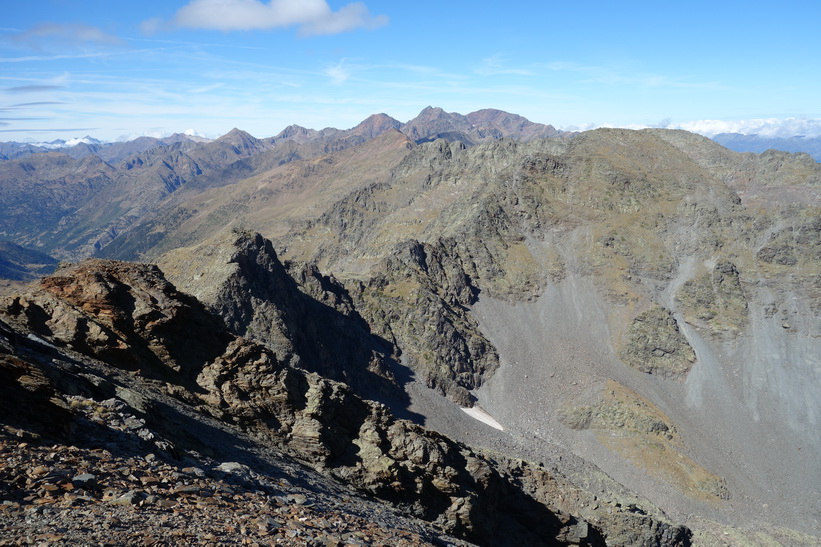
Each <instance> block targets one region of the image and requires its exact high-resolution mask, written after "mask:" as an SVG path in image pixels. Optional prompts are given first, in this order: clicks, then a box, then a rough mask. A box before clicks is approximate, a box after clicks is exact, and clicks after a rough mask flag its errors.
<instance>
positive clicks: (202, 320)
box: [0, 107, 821, 546]
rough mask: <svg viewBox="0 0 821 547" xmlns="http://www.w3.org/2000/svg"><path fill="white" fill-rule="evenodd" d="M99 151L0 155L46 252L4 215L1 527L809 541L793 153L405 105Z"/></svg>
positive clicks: (811, 210)
mask: <svg viewBox="0 0 821 547" xmlns="http://www.w3.org/2000/svg"><path fill="white" fill-rule="evenodd" d="M95 150H96V152H95ZM103 150H107V149H103V148H100V149H92V148H89V149H88V150H87V151H86V152H87V154H85V155H80V154H77V156H78V158H79V159H78V158H75V157H72V156H67V155H62V154H59V153H56V152H53V151H50V152H38V151H36V150H33V151H32V150H30V151H28V152H26V154H25V155H24V154H23V153H22V152H20V154H19V155H17V156H15V157H13V158H11V157H10V159H7V160H4V161H2V162H0V184H2V190H3V192H4V194H3V195H5V196H9V201H4V205H3V207H5V208H6V209H4V210H5V211H7V212H8V214H7V215H5V217H4V220H3V222H4V223H5V224H4V225H3V232H4V234H6V235H7V236H8V237H9V239H12V240H13V241H14V242H15V244H16V245H22V246H23V247H26V248H28V249H31V250H32V252H33V251H34V250H37V251H38V252H43V251H45V252H47V253H48V254H49V255H51V256H56V257H59V258H62V259H64V260H67V261H70V262H65V261H64V262H63V263H61V264H60V265H59V266H57V265H56V261H53V259H50V257H49V256H47V255H44V254H32V252H30V251H27V253H29V254H23V251H24V250H25V249H23V247H8V248H9V249H13V250H14V252H15V253H16V254H15V255H14V256H15V257H22V258H19V259H18V260H17V264H22V266H19V267H17V266H16V267H15V268H16V269H15V270H14V271H15V272H18V271H22V270H21V268H23V267H25V268H26V270H25V272H26V273H25V275H26V276H27V277H28V278H31V277H36V276H38V275H40V276H42V275H45V277H42V278H40V279H39V280H37V281H35V282H34V283H33V284H31V285H28V286H25V287H22V288H21V287H20V286H19V285H8V286H6V287H4V290H3V292H5V293H6V296H4V297H3V300H2V301H1V302H0V367H1V368H0V371H1V372H2V374H3V382H2V387H0V389H2V390H3V393H2V397H0V410H1V411H2V413H0V418H1V419H0V423H1V424H2V438H0V442H2V446H3V468H2V470H0V488H2V490H0V493H2V498H3V504H2V505H0V522H2V528H3V531H4V533H3V534H2V536H3V539H2V540H0V542H2V541H5V542H6V543H8V544H19V543H32V542H48V541H63V542H66V543H97V542H100V543H104V542H106V541H107V542H110V543H115V544H132V543H135V542H138V543H139V542H143V543H144V544H172V543H173V544H177V543H180V542H186V543H199V544H223V543H224V544H236V543H243V542H244V543H258V544H286V545H288V544H290V545H306V544H307V545H351V544H352V545H425V544H435V545H442V544H446V545H468V544H478V545H613V546H614V545H636V546H651V545H652V546H656V545H659V546H660V545H665V546H666V545H671V546H673V545H732V546H736V545H738V546H741V545H774V544H778V545H818V544H821V540H819V537H821V505H819V500H821V480H819V477H821V460H819V459H818V458H817V457H815V454H817V453H818V452H819V450H821V434H819V431H821V429H819V427H818V425H819V418H818V417H819V416H821V375H819V360H818V357H817V356H818V355H821V345H819V339H820V338H819V333H821V330H820V329H821V319H820V318H819V312H820V311H821V223H820V221H819V218H821V215H819V212H820V211H819V201H818V200H819V196H820V195H821V193H820V192H821V165H819V164H818V163H817V162H815V161H814V160H813V159H812V158H811V157H810V156H808V155H805V154H788V153H782V152H775V151H767V152H765V153H762V154H751V153H743V154H742V153H736V152H732V151H730V150H727V149H725V148H723V147H722V146H720V145H719V144H717V143H715V142H713V141H710V140H708V139H706V138H703V137H699V136H697V135H694V134H691V133H687V132H683V131H672V130H661V129H651V130H642V131H631V130H621V129H600V130H595V131H590V132H584V133H579V134H568V133H562V132H558V131H556V130H555V129H553V128H552V127H550V126H546V125H541V124H534V123H532V122H529V121H528V120H525V119H524V118H521V117H519V116H516V115H513V114H508V113H505V112H501V111H497V110H481V111H478V112H474V113H471V114H468V115H466V116H463V115H461V114H457V113H447V112H444V111H443V110H442V109H438V108H430V107H429V108H426V109H425V110H423V111H422V112H421V113H420V115H419V116H418V117H417V118H415V119H413V120H410V121H409V122H407V123H401V122H398V121H397V120H394V119H393V118H390V117H389V116H387V115H384V114H379V115H374V116H371V117H370V118H368V119H367V120H365V121H363V122H362V123H361V124H359V125H358V126H356V127H355V128H353V129H350V130H336V129H323V130H321V131H316V130H310V129H305V128H302V127H299V126H290V127H289V128H287V129H285V130H283V131H282V132H281V133H280V134H278V135H277V136H275V137H271V138H269V139H257V138H255V137H252V136H250V135H248V134H247V133H244V132H242V131H240V130H233V131H231V132H230V133H229V134H227V135H225V136H224V137H222V138H220V139H217V140H215V141H211V142H199V141H196V142H195V141H190V140H186V139H184V138H180V139H177V140H174V141H173V142H172V141H169V142H159V141H158V142H153V141H152V142H141V143H135V144H134V145H133V146H132V147H120V148H118V149H117V150H119V152H118V151H117V150H108V152H103ZM106 154H108V156H106ZM12 200H13V201H12ZM27 200H28V201H27ZM13 203H17V205H15V206H12V205H13ZM25 203H29V204H30V206H32V207H33V206H34V205H33V204H35V203H40V204H49V205H48V214H44V215H39V216H37V217H36V218H35V216H33V213H32V210H31V209H27V208H26V206H23V205H21V204H25ZM9 252H10V251H9ZM10 256H11V255H10ZM23 258H25V260H24V259H23ZM35 258H36V260H35ZM37 268H42V269H37ZM54 268H56V271H53V270H54ZM20 279H24V278H20ZM101 526H102V527H103V530H105V532H101V531H100V527H101ZM6 538H8V539H6Z"/></svg>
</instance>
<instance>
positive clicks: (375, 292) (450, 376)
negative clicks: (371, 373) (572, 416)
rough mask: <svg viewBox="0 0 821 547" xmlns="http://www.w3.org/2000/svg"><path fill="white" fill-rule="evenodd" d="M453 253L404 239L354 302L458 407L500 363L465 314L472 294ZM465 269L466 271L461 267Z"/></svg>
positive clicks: (470, 402) (460, 260) (474, 290)
mask: <svg viewBox="0 0 821 547" xmlns="http://www.w3.org/2000/svg"><path fill="white" fill-rule="evenodd" d="M466 266H467V265H466V264H465V262H464V261H463V258H462V257H461V256H460V255H459V254H458V250H457V249H456V248H455V247H454V246H451V245H448V242H446V241H442V242H440V243H439V244H438V245H436V246H433V245H430V244H423V243H419V242H418V241H413V240H412V241H408V242H406V243H405V244H403V245H400V246H399V247H398V248H397V249H396V250H395V252H394V254H393V255H392V256H391V257H389V258H388V259H387V260H386V261H385V262H384V264H383V265H382V266H381V267H380V270H381V271H382V272H384V273H382V274H380V275H377V276H375V277H374V278H372V279H371V280H370V281H369V283H368V285H363V286H362V288H361V293H360V294H359V297H358V298H359V300H360V301H361V306H362V309H363V313H365V314H366V315H367V317H368V319H369V322H370V323H371V325H373V328H374V329H376V330H377V331H378V332H380V333H381V335H382V336H383V337H385V338H387V339H389V340H391V341H392V342H393V343H395V344H396V346H397V347H399V348H400V349H401V351H402V359H403V362H404V363H405V364H406V365H408V366H409V367H411V368H412V369H413V370H414V371H415V372H416V373H417V374H418V375H419V376H420V378H421V379H422V380H423V381H424V382H425V383H426V384H427V385H428V386H429V387H431V388H434V389H437V390H438V391H439V392H440V393H442V394H444V395H447V396H448V397H449V398H451V399H452V400H454V401H455V402H457V403H459V404H460V405H462V406H472V405H473V397H472V396H471V395H470V393H469V391H470V390H473V389H476V388H478V387H479V386H480V385H481V383H482V380H483V378H488V377H490V375H492V373H493V371H494V370H495V368H496V367H497V366H498V359H497V356H496V352H495V349H494V348H493V345H492V344H491V343H490V342H489V341H488V340H487V339H486V338H485V337H484V336H483V335H482V334H481V333H480V332H479V325H478V323H477V322H476V320H475V319H474V318H473V317H472V316H470V315H469V314H467V313H466V310H467V306H469V305H470V304H472V303H473V302H475V299H476V297H477V295H478V292H479V291H478V289H477V287H476V286H475V285H474V284H473V281H472V279H471V276H470V275H469V274H468V273H466V271H465V269H466ZM467 267H468V268H469V267H470V266H467Z"/></svg>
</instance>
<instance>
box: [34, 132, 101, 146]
mask: <svg viewBox="0 0 821 547" xmlns="http://www.w3.org/2000/svg"><path fill="white" fill-rule="evenodd" d="M30 144H31V145H32V146H39V147H41V148H48V149H54V148H71V147H72V146H77V145H78V144H88V145H100V144H102V141H99V140H97V139H95V138H94V137H89V136H88V135H86V136H85V137H74V138H73V139H69V140H63V139H57V140H53V141H50V142H33V143H30Z"/></svg>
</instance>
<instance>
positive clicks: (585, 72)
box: [543, 61, 723, 89]
mask: <svg viewBox="0 0 821 547" xmlns="http://www.w3.org/2000/svg"><path fill="white" fill-rule="evenodd" d="M543 66H544V67H545V68H546V69H548V70H551V71H554V72H573V73H576V74H580V75H582V77H583V78H585V79H584V80H583V81H584V82H587V83H594V84H605V85H640V86H643V87H674V88H690V89H694V88H703V89H718V88H722V87H723V86H722V85H721V84H719V83H717V82H694V81H690V80H688V79H687V78H673V77H670V76H664V75H660V74H649V73H645V72H626V71H622V70H618V69H615V68H612V67H607V66H597V65H583V64H579V63H574V62H567V61H554V62H551V63H547V64H545V65H543Z"/></svg>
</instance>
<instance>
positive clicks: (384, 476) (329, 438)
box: [3, 261, 689, 545]
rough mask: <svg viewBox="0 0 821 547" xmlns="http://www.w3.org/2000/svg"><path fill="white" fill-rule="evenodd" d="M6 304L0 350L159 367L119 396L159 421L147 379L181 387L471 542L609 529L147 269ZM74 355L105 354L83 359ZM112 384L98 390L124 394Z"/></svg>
mask: <svg viewBox="0 0 821 547" xmlns="http://www.w3.org/2000/svg"><path fill="white" fill-rule="evenodd" d="M3 313H4V315H5V317H6V318H7V319H8V321H9V322H8V325H9V327H4V331H3V332H4V336H3V338H4V340H5V342H3V344H4V345H3V353H4V354H13V353H15V352H17V351H19V350H18V349H17V346H18V345H17V344H16V343H15V340H19V339H21V338H23V336H24V335H23V334H16V333H25V332H31V333H36V336H38V337H41V338H43V339H45V340H46V341H47V342H48V344H52V347H55V346H56V347H58V348H59V347H65V348H66V350H69V349H71V350H72V351H75V352H77V353H76V354H75V355H77V358H75V361H76V362H77V363H78V364H77V365H76V367H82V368H86V369H88V367H97V366H102V365H96V364H94V363H99V362H100V361H103V362H105V363H107V364H108V365H111V366H114V367H116V368H118V369H122V368H125V369H129V370H138V371H140V372H141V373H145V374H153V373H156V374H157V377H159V378H160V380H159V382H155V383H154V384H150V383H148V384H145V385H144V386H145V387H144V388H142V389H143V393H142V394H140V393H138V392H135V391H134V389H131V390H130V392H131V394H130V395H128V397H126V399H127V400H129V401H131V402H130V404H131V405H132V406H136V407H139V408H141V409H143V410H144V411H145V412H144V414H143V415H144V416H146V418H147V419H150V420H155V421H156V420H161V419H162V417H161V416H162V415H161V414H159V413H157V412H151V411H150V409H151V408H152V407H156V406H157V405H159V404H160V403H152V402H151V396H150V389H151V388H150V387H149V386H157V387H161V388H162V390H163V391H164V392H166V393H170V394H173V395H174V396H176V397H177V398H178V403H175V404H184V405H188V406H189V407H191V408H196V409H197V410H198V411H199V412H202V413H205V414H209V415H212V416H215V417H217V418H219V419H221V420H225V421H228V422H231V423H234V424H237V425H239V426H241V427H243V428H244V429H246V430H247V431H251V432H254V434H255V435H257V436H259V437H260V438H261V439H266V440H267V442H269V443H271V442H272V443H274V444H276V445H279V446H280V447H281V449H282V450H285V451H286V452H287V453H289V454H291V455H293V456H294V457H296V458H298V459H300V460H301V461H303V462H305V463H308V464H310V465H311V466H313V467H315V468H317V469H320V470H323V472H325V473H328V474H331V475H333V476H335V477H338V478H340V479H342V480H344V481H345V482H347V483H348V484H350V485H352V486H353V487H355V488H357V489H358V490H360V491H364V492H368V493H370V494H372V495H375V496H378V497H380V498H382V499H384V500H387V501H389V502H391V503H392V504H395V505H396V506H398V507H401V508H403V509H404V510H405V511H408V512H410V513H412V514H414V515H416V516H417V517H419V518H422V519H424V520H425V521H429V522H434V523H436V524H437V525H438V526H440V527H441V528H442V529H443V530H445V531H446V532H449V533H452V534H456V535H459V536H461V537H464V538H467V539H470V540H471V541H476V542H479V543H482V544H493V545H522V544H545V543H546V544H558V545H562V544H574V545H604V539H603V538H604V536H605V535H606V533H607V532H603V531H602V530H601V529H599V528H598V527H597V526H595V525H592V524H590V523H589V522H588V521H586V520H584V519H580V518H578V517H571V516H569V515H568V514H567V513H565V512H563V511H562V510H561V509H559V508H554V509H551V508H549V500H547V499H541V498H539V497H537V496H534V495H533V494H531V493H529V492H527V491H526V490H525V489H523V488H522V486H521V484H519V483H517V481H515V480H512V478H511V476H510V475H509V474H508V472H507V471H505V467H504V466H503V467H499V466H498V465H497V464H495V463H494V462H493V461H492V460H491V459H489V458H487V457H486V456H483V455H481V454H480V453H478V452H475V451H473V450H471V449H470V448H468V447H466V446H464V445H460V444H457V443H455V442H453V441H450V440H449V439H447V438H445V437H443V436H441V435H438V434H435V433H432V432H429V431H426V430H424V429H423V428H421V427H419V426H417V425H414V424H412V423H410V422H407V421H403V420H398V419H396V418H395V417H394V416H393V415H392V413H391V412H390V411H389V410H388V409H387V407H385V406H384V405H381V404H379V403H374V402H370V401H366V400H364V399H361V398H360V397H358V396H357V395H356V394H354V392H353V391H352V390H351V389H350V388H349V387H348V386H346V385H345V384H342V383H339V382H335V381H333V380H330V379H328V378H324V377H322V376H320V375H318V374H316V373H311V372H306V371H304V370H302V369H300V368H295V367H293V366H290V365H289V364H288V363H287V362H285V361H283V360H281V359H280V358H279V357H278V355H277V354H276V353H274V352H273V351H272V350H271V349H269V348H268V347H266V346H265V345H262V344H259V343H255V342H253V341H250V340H247V339H244V338H241V337H236V336H232V335H230V334H228V332H227V331H226V330H225V329H224V328H223V325H222V322H221V321H219V320H218V319H216V318H215V317H214V316H213V315H211V313H210V312H209V311H208V310H207V309H206V308H205V307H204V306H203V305H201V304H200V303H199V302H197V301H196V300H194V299H193V298H191V297H189V296H186V295H184V294H182V293H179V292H177V291H176V289H175V288H174V287H173V286H172V285H171V284H170V283H168V282H167V281H165V279H164V278H163V276H162V274H161V272H159V270H158V269H157V268H156V267H154V266H141V265H130V264H126V263H118V262H106V261H93V262H90V263H86V264H81V265H79V266H75V267H72V268H70V269H64V270H61V271H60V272H59V273H58V274H57V275H55V276H53V277H50V278H46V279H44V280H43V281H42V282H41V284H40V288H39V289H37V290H32V291H30V292H29V293H27V294H26V295H25V296H20V297H16V298H14V299H12V300H10V301H7V302H5V303H4V305H3ZM38 344H39V346H38V347H40V348H41V349H42V348H47V347H48V346H45V345H44V344H42V343H40V342H38ZM126 353H129V354H131V355H132V357H131V360H128V359H125V358H124V357H123V355H124V354H126ZM80 358H82V359H88V358H93V359H99V360H100V361H94V360H91V361H87V363H82V364H79V363H80V361H77V359H80ZM15 367H16V368H15ZM4 370H6V369H4ZM9 370H11V371H12V372H11V373H9V374H11V376H12V377H16V378H17V380H15V381H16V382H17V384H19V385H20V386H21V387H22V388H23V389H25V385H23V383H22V381H21V380H20V378H23V377H26V376H28V377H31V378H35V376H36V374H33V373H31V372H29V373H26V371H25V367H23V368H20V367H19V366H16V365H14V366H13V367H12V368H10V369H9ZM15 370H21V371H22V372H21V373H20V374H18V373H17V372H14V371H15ZM63 370H64V372H63V373H64V374H65V373H68V374H73V373H71V372H70V370H71V369H70V368H68V369H63ZM88 370H90V369H88ZM66 371H68V372H66ZM15 375H16V376H15ZM7 376H8V375H7ZM132 379H134V380H135V381H136V380H137V379H138V377H132ZM26 382H27V383H26V385H36V386H43V387H42V388H40V387H35V389H33V390H32V392H33V393H38V392H39V393H44V395H42V396H40V397H41V400H48V399H50V398H51V397H52V396H53V395H54V394H55V393H56V392H54V391H51V389H52V388H49V387H48V386H49V385H50V384H49V382H48V381H46V380H43V379H42V378H41V380H36V378H35V379H33V380H30V381H26ZM92 384H93V382H92V383H91V384H89V385H92ZM15 389H16V388H15ZM146 389H147V390H148V391H146ZM104 391H105V390H104ZM107 391H108V394H107V395H106V396H110V393H111V392H112V391H113V392H115V393H121V394H123V397H125V396H126V393H127V392H126V391H125V390H122V389H113V390H112V389H111V388H107ZM87 394H90V395H93V390H91V389H90V390H89V392H88V393H87ZM180 438H181V440H182V439H184V436H181V437H180ZM547 480H548V477H547V476H543V477H542V478H541V479H539V481H542V482H544V481H547ZM537 482H538V481H537ZM529 484H530V482H529ZM653 522H656V521H653ZM648 526H649V527H648V530H649V532H648V533H651V534H653V535H654V537H657V539H658V541H661V540H662V539H663V538H667V539H670V541H669V542H666V543H664V544H667V545H687V544H689V543H688V539H687V538H688V537H689V536H688V535H687V532H686V531H685V530H684V529H681V530H679V532H677V533H676V534H673V535H672V536H671V535H670V533H671V532H670V529H669V527H665V526H661V527H659V526H658V525H654V526H656V527H655V528H654V527H653V526H651V525H649V523H648ZM671 538H673V539H671ZM634 544H650V543H634Z"/></svg>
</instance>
